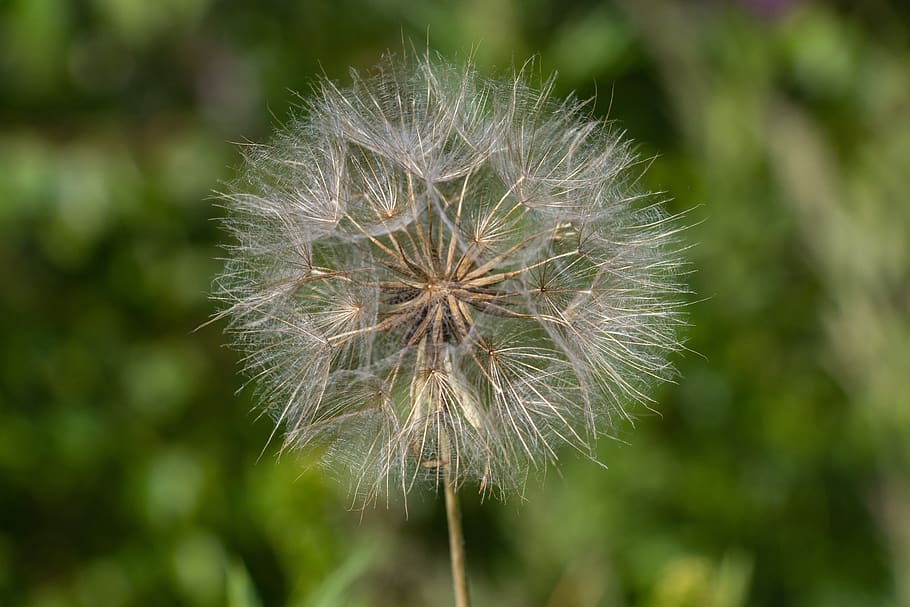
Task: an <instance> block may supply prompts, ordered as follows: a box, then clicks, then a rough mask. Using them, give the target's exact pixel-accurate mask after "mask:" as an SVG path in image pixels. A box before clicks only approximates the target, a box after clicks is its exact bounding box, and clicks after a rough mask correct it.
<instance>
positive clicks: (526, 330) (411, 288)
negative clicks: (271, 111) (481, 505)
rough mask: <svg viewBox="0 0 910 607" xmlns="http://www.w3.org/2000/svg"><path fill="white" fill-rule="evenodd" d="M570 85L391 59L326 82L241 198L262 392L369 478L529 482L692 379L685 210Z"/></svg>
mask: <svg viewBox="0 0 910 607" xmlns="http://www.w3.org/2000/svg"><path fill="white" fill-rule="evenodd" d="M551 88H552V80H550V81H547V82H546V83H544V85H543V86H542V87H540V88H535V87H533V86H532V85H531V84H529V82H528V79H527V77H526V76H525V74H524V73H523V72H519V73H517V74H515V75H514V76H513V77H512V78H510V79H507V80H495V79H488V78H485V77H483V76H481V75H479V74H478V73H476V72H475V70H474V69H473V68H472V67H471V66H470V65H469V66H467V67H464V68H457V67H454V66H452V65H450V64H448V63H446V62H444V61H442V60H437V59H435V58H431V57H429V56H424V57H422V58H410V59H403V60H396V59H394V58H391V57H389V58H386V59H385V60H384V62H383V63H382V64H381V65H380V66H379V67H377V68H376V70H375V71H374V72H372V73H370V74H369V75H366V76H361V75H359V74H357V73H353V84H352V85H351V86H349V87H347V88H339V87H338V86H336V85H335V84H333V83H331V82H329V81H324V82H322V83H321V85H320V87H319V88H318V90H317V91H316V94H315V95H314V98H313V99H312V100H310V101H308V102H307V105H306V108H305V112H304V114H303V116H302V117H299V118H297V119H294V120H292V121H291V122H290V123H289V124H287V125H286V126H285V127H284V128H283V129H281V130H280V131H279V133H278V134H277V135H276V137H275V138H274V140H273V141H272V142H271V143H270V144H268V145H256V146H249V147H247V148H246V166H245V168H244V170H243V171H242V173H241V176H240V178H239V179H237V180H236V181H235V182H234V183H233V184H231V185H230V187H229V190H228V192H226V193H225V194H224V198H225V200H226V202H227V206H228V207H229V209H230V215H229V217H228V218H227V219H226V220H225V222H226V226H227V227H228V229H229V230H230V232H232V233H233V235H234V237H235V238H236V243H235V244H234V245H232V246H231V247H230V251H231V256H230V259H229V260H228V262H227V266H226V269H225V271H224V273H223V275H222V276H220V277H219V279H218V286H217V294H216V296H217V297H218V298H219V299H221V300H222V301H223V302H225V304H226V307H225V314H227V315H229V316H230V318H231V321H230V325H229V329H230V331H232V332H233V334H234V335H235V342H236V344H237V345H238V346H239V347H240V348H241V349H242V350H243V351H244V352H245V353H246V357H245V359H244V360H245V365H246V367H247V371H248V373H249V375H250V376H251V377H252V380H253V381H254V382H255V383H256V384H257V386H258V390H259V398H260V399H261V402H262V404H263V406H264V408H265V410H267V411H268V412H269V413H270V414H271V416H272V417H273V418H274V420H275V422H276V430H277V429H279V428H280V429H281V431H283V432H284V445H285V447H286V448H298V447H303V446H307V445H319V446H321V447H323V448H324V449H325V452H324V453H323V454H322V456H323V458H324V459H325V461H327V462H343V463H344V464H346V465H347V466H349V467H350V468H351V469H352V470H353V471H354V479H355V482H356V486H357V488H358V490H359V491H360V492H363V493H365V494H366V495H371V496H375V495H376V494H378V493H380V492H387V491H388V490H389V489H390V488H393V487H400V488H402V489H403V490H404V491H405V492H406V491H408V490H409V489H410V488H411V487H412V486H413V485H414V483H415V482H417V481H419V480H421V479H425V478H430V479H438V478H439V475H440V470H442V469H444V468H445V469H447V471H448V473H449V474H450V475H452V476H453V477H454V478H455V479H456V480H457V481H459V482H464V481H475V482H477V483H479V485H480V487H481V489H485V488H492V487H499V488H501V489H506V488H510V487H513V486H516V485H518V484H520V483H521V482H522V481H523V479H524V478H525V476H526V474H527V472H528V470H529V469H531V468H535V467H543V466H545V465H546V464H547V463H548V462H552V461H555V460H556V459H557V456H558V450H559V448H560V447H561V446H564V445H570V446H572V447H575V448H577V449H579V450H581V451H582V452H584V453H586V454H591V453H592V449H593V445H594V441H595V439H596V438H597V436H599V435H601V434H603V433H605V431H606V430H607V428H609V425H610V422H611V419H612V418H613V417H614V416H617V415H620V416H624V415H626V413H625V409H624V407H625V405H626V404H627V403H629V402H631V401H640V402H647V401H648V396H647V394H646V392H645V389H646V386H647V385H648V384H649V383H651V381H652V380H653V379H661V378H666V377H668V375H669V374H670V366H669V364H668V362H667V355H668V354H669V353H670V352H672V351H673V350H675V349H677V348H678V346H679V342H678V341H677V339H676V337H675V325H676V324H677V322H678V316H677V313H678V303H674V302H673V301H671V299H672V294H674V293H679V292H680V291H681V289H680V287H679V286H678V284H677V282H676V278H675V276H676V274H677V270H678V267H679V265H680V260H679V259H678V256H677V254H676V253H675V252H674V250H673V247H672V246H670V242H671V240H672V236H673V233H674V231H675V229H674V222H673V221H671V220H670V219H669V218H668V217H667V216H666V215H665V214H664V213H663V211H662V210H661V209H660V206H659V205H658V204H656V203H654V202H653V201H652V197H651V196H649V195H647V194H645V193H642V192H640V191H639V190H638V189H637V188H636V177H637V173H636V170H635V166H637V163H638V160H637V159H636V157H635V155H634V154H633V153H632V152H631V150H630V147H629V145H628V143H626V142H625V141H623V140H622V139H621V138H620V137H619V136H618V135H617V134H615V133H614V132H612V131H611V129H610V127H609V125H608V124H605V123H603V122H601V121H595V120H591V119H589V118H588V117H587V116H586V114H585V111H584V104H582V103H579V102H577V101H575V100H572V99H570V100H567V101H563V102H559V101H554V100H553V99H552V98H551Z"/></svg>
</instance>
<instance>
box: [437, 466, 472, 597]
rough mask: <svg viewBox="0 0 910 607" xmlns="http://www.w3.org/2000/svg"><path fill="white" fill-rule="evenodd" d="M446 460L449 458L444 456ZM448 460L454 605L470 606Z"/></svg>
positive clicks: (456, 503)
mask: <svg viewBox="0 0 910 607" xmlns="http://www.w3.org/2000/svg"><path fill="white" fill-rule="evenodd" d="M446 459H447V460H448V459H449V458H446ZM449 464H450V462H449V461H446V462H444V463H443V466H444V468H445V494H446V520H447V522H448V524H449V557H450V559H451V561H452V585H453V586H454V588H455V607H470V602H469V601H468V580H467V576H466V575H465V553H464V535H463V534H462V532H461V513H460V512H459V509H458V495H457V494H456V489H455V480H454V479H453V478H452V472H451V469H450V465H449Z"/></svg>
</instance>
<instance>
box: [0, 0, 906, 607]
mask: <svg viewBox="0 0 910 607" xmlns="http://www.w3.org/2000/svg"><path fill="white" fill-rule="evenodd" d="M908 23H910V8H908V5H907V4H906V3H905V2H901V1H898V0H895V1H894V2H892V3H888V2H886V1H885V0H877V1H872V2H863V3H859V2H839V3H822V2H814V3H813V2H794V1H787V0H776V1H775V0H741V1H740V2H732V1H730V2H721V1H711V0H701V1H697V2H682V1H681V0H680V1H679V2H671V1H670V0H659V1H649V2H637V1H636V0H621V1H618V2H615V3H606V4H605V3H598V2H593V1H582V0H575V1H572V2H562V1H557V0H528V1H526V2H523V1H521V0H468V1H467V2H462V3H457V2H407V1H405V0H367V1H360V2H355V1H354V0H342V1H338V2H330V1H328V0H325V1H321V2H308V1H295V2H279V1H277V0H271V1H268V2H240V1H232V2H231V1H218V0H158V1H155V2H151V1H148V0H84V1H73V0H9V1H7V2H3V3H0V345H2V347H0V605H11V606H18V605H24V606H28V607H63V606H86V607H96V606H97V607H107V606H110V607H119V606H131V605H143V606H145V605H149V606H158V605H191V606H214V605H230V606H232V607H249V606H255V605H262V606H269V607H270V606H288V607H333V606H354V607H357V606H363V607H366V606H420V605H446V604H450V602H451V590H450V588H449V572H448V563H447V556H448V555H447V548H446V535H445V526H444V517H443V514H442V500H441V496H435V495H433V494H432V492H425V493H422V494H421V493H416V494H413V495H412V496H411V499H410V500H409V503H408V507H409V515H408V517H407V518H406V517H405V515H404V509H403V505H402V504H401V503H400V500H395V499H393V500H392V502H391V503H390V505H389V507H388V508H385V506H384V505H380V507H378V508H377V509H368V510H366V511H365V512H363V513H361V512H358V511H352V510H350V498H349V496H348V494H347V490H346V485H345V482H344V479H335V478H330V477H327V475H325V474H324V473H323V472H321V471H320V468H318V467H314V466H312V465H310V464H312V463H313V462H312V461H310V460H309V459H307V458H308V457H312V455H309V456H308V455H301V456H299V457H295V456H293V455H291V456H285V457H283V458H281V459H280V461H276V456H275V455H276V451H277V448H276V447H275V446H274V445H273V446H270V447H267V448H266V449H265V450H264V451H263V447H264V446H265V445H266V442H267V439H268V436H269V433H270V432H271V425H270V422H269V420H268V419H265V418H259V417H258V412H257V411H256V410H255V409H254V406H253V403H252V401H251V395H250V393H249V390H242V391H240V392H239V393H237V394H235V392H236V391H237V390H238V389H239V388H240V387H241V385H242V379H241V378H240V377H238V376H237V374H236V371H237V367H238V365H237V356H236V354H234V353H233V352H231V351H230V350H227V349H226V348H224V347H222V344H223V343H224V342H225V338H224V337H223V336H222V334H221V330H222V329H223V323H215V324H213V325H210V326H207V327H204V328H202V329H200V330H198V331H195V332H194V331H193V329H194V328H196V327H197V326H199V325H201V324H202V323H204V322H205V321H206V320H207V319H208V318H209V316H210V315H211V314H212V313H213V310H214V309H213V305H212V303H210V302H209V300H208V297H207V292H208V290H209V288H210V284H211V280H212V277H213V276H214V275H215V274H216V273H217V272H218V271H219V269H220V266H221V264H220V262H219V261H218V257H219V256H220V255H221V254H222V253H221V251H220V249H219V247H218V244H219V242H223V241H225V240H226V236H224V235H223V234H222V233H221V232H220V231H219V230H218V227H217V221H216V219H217V218H218V217H219V215H220V213H221V211H220V210H219V209H218V208H217V207H216V206H215V204H214V201H213V196H212V191H213V190H214V189H217V188H218V184H219V182H220V181H221V180H225V179H228V178H230V177H231V175H232V174H233V170H234V168H235V167H236V166H237V164H238V163H239V158H240V155H239V153H238V150H237V147H236V145H235V144H236V143H238V142H243V141H262V140H264V139H266V138H268V136H269V133H270V131H271V129H272V128H273V126H274V125H275V123H276V122H281V121H283V120H284V119H286V118H287V117H288V115H289V112H291V111H293V108H294V107H295V106H299V105H300V103H301V101H300V98H299V97H298V96H297V92H299V93H300V94H301V95H304V96H305V95H307V94H308V92H309V90H310V87H311V85H312V84H313V83H314V82H315V80H316V79H317V78H318V76H319V75H320V74H325V75H327V76H328V77H330V78H333V79H336V80H338V81H339V82H342V83H344V82H346V78H347V77H348V76H347V69H348V67H349V66H353V67H355V68H357V69H361V70H363V69H367V68H369V67H370V66H371V65H373V64H375V63H376V62H377V60H378V57H379V55H380V53H381V52H382V51H383V50H384V49H386V48H392V49H400V48H401V47H402V40H403V39H407V40H412V41H414V42H415V44H416V45H417V46H418V47H421V46H423V45H425V44H426V43H425V40H426V39H427V37H428V36H429V40H430V45H431V46H432V47H433V48H435V49H437V50H439V51H440V52H442V53H444V54H446V55H452V56H457V57H462V58H463V57H464V56H465V55H466V54H468V53H471V52H473V54H474V56H475V59H476V61H477V63H478V64H479V66H480V67H481V69H483V70H485V71H489V72H492V73H508V72H510V70H511V68H512V66H513V65H515V64H520V63H522V62H523V61H524V60H525V59H527V58H528V57H529V56H531V55H532V54H535V53H536V54H538V57H539V65H540V69H541V72H542V73H544V74H546V73H549V72H550V71H553V70H556V71H558V72H559V74H560V77H559V80H558V85H557V86H558V92H559V94H560V95H566V94H569V93H570V92H572V91H575V92H576V93H577V94H578V95H579V96H581V97H583V98H584V97H590V96H592V95H595V94H596V95H597V98H596V102H595V103H594V105H593V111H594V112H595V114H597V115H602V116H604V115H609V117H610V118H612V119H616V120H617V121H619V122H620V123H621V124H622V126H623V128H624V129H626V131H627V132H628V136H629V137H631V138H633V139H634V140H635V141H636V142H637V145H638V150H639V152H640V153H641V155H642V156H643V157H645V158H654V160H653V164H652V166H651V168H650V171H649V172H648V174H647V177H646V180H647V185H648V187H650V188H652V189H654V190H660V191H666V192H668V196H672V198H673V200H672V201H671V202H670V203H669V208H670V209H671V210H672V211H673V212H683V211H688V215H687V216H688V218H689V221H690V223H692V224H693V227H691V228H690V229H689V230H687V231H686V232H685V233H684V235H683V240H684V244H685V245H687V246H688V245H691V248H690V249H689V250H688V253H687V255H688V256H689V258H690V259H691V261H692V270H693V273H692V274H691V276H690V277H689V280H690V284H691V286H692V290H693V292H694V294H693V295H692V298H691V299H692V305H691V306H690V308H689V313H690V316H689V321H690V323H691V327H690V328H689V329H688V331H687V345H688V347H689V348H691V350H692V351H691V352H689V353H687V354H686V355H685V356H681V357H679V359H678V361H677V362H678V367H679V369H680V372H681V373H680V378H679V380H678V382H677V383H676V384H672V385H665V386H662V387H660V388H659V389H658V391H657V393H656V399H657V401H658V402H657V404H656V405H655V409H656V410H657V411H659V412H660V414H659V415H657V414H655V413H652V412H650V411H648V410H646V409H644V408H640V409H639V410H637V411H636V412H635V413H636V423H635V427H634V428H632V427H631V426H629V425H619V426H617V427H616V428H615V429H614V430H613V433H614V435H615V437H616V439H617V440H609V439H607V440H604V441H603V442H602V443H601V449H600V455H601V459H602V460H603V461H604V462H605V463H606V464H607V465H608V469H607V470H604V469H602V468H600V467H598V466H596V465H594V464H592V463H590V462H588V461H585V460H584V459H580V458H577V457H575V456H573V455H572V454H570V453H566V454H564V458H563V461H562V465H561V466H560V469H559V470H558V471H557V470H554V469H551V470H549V471H548V472H547V474H546V475H543V476H542V477H541V478H540V479H539V480H535V481H533V482H532V483H531V484H529V486H528V488H527V490H526V492H525V494H524V496H523V497H519V496H512V497H511V498H510V499H508V500H507V501H506V502H505V503H501V502H498V501H487V502H486V503H480V501H479V499H478V498H477V497H476V496H474V495H473V494H472V493H471V492H467V493H466V494H465V495H464V500H465V506H464V508H465V527H466V534H467V545H468V557H469V567H470V571H469V576H470V580H471V584H472V592H473V595H474V597H475V600H476V604H477V605H478V606H479V605H504V606H515V607H520V606H527V605H542V606H548V607H563V606H568V607H572V606H579V607H580V606H595V605H597V606H617V607H619V606H641V607H682V606H691V607H737V606H746V605H755V606H759V605H761V606H778V605H794V606H818V607H831V606H835V607H837V606H864V605H870V606H895V607H896V606H907V605H910V287H908V285H910V238H908V235H910V196H908V192H910V26H908Z"/></svg>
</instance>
